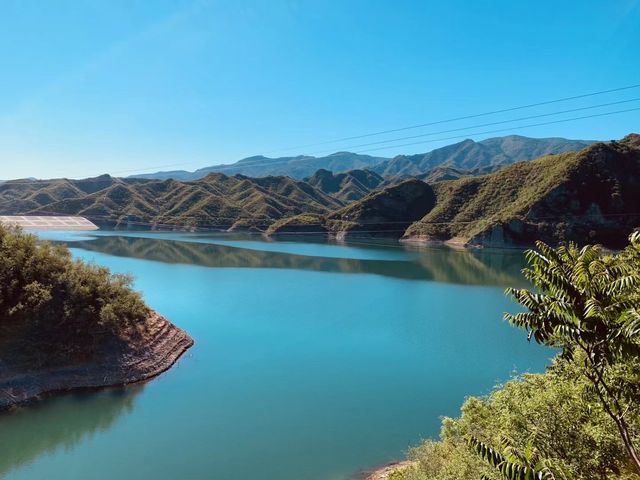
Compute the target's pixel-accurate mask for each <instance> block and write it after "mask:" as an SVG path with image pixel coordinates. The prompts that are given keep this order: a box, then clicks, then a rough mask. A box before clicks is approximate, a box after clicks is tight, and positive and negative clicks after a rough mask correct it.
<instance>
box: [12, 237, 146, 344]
mask: <svg viewBox="0 0 640 480" xmlns="http://www.w3.org/2000/svg"><path fill="white" fill-rule="evenodd" d="M130 284H131V279H130V278H129V277H128V276H126V275H119V274H112V273H110V272H109V270H108V269H106V268H102V267H98V266H95V265H91V264H87V263H84V262H81V261H77V260H73V259H72V258H71V254H70V253H69V250H68V249H66V248H65V247H61V246H54V245H52V244H50V243H48V242H44V241H41V240H38V239H37V238H36V237H35V236H33V235H29V234H26V233H23V232H21V231H19V230H14V229H9V228H6V227H2V226H0V352H1V351H2V350H3V348H4V349H6V348H9V345H11V344H12V345H14V348H18V347H19V348H21V349H23V348H36V349H40V350H42V353H46V354H55V353H59V352H64V351H71V350H73V348H74V346H78V347H81V348H83V349H85V350H87V347H91V345H95V344H97V343H99V342H100V341H102V339H104V338H117V337H121V336H127V335H131V334H134V333H135V328H136V326H137V325H140V324H142V323H143V322H144V320H145V319H146V318H147V316H148V315H149V309H148V307H147V306H146V305H145V304H144V302H143V300H142V298H141V296H140V295H139V294H138V293H137V292H135V291H133V290H132V289H131V288H130ZM17 340H21V342H19V343H17ZM38 342H39V343H38ZM36 344H37V345H36ZM34 345H35V346H34Z"/></svg>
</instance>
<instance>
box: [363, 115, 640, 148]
mask: <svg viewBox="0 0 640 480" xmlns="http://www.w3.org/2000/svg"><path fill="white" fill-rule="evenodd" d="M637 110H640V107H639V108H629V109H626V110H617V111H615V112H606V113H596V114H593V115H584V116H582V117H573V118H566V119H564V120H554V121H551V122H542V123H532V124H530V125H520V126H515V127H509V128H499V129H497V130H486V131H484V132H474V133H468V134H466V135H456V136H453V137H445V138H436V139H434V140H425V141H421V142H411V143H402V144H400V145H391V146H385V147H378V148H369V149H367V150H361V151H359V152H354V153H366V152H375V151H378V150H387V149H389V148H398V147H409V146H413V145H422V144H425V143H433V142H442V141H445V140H455V139H460V138H468V137H469V136H475V135H489V134H492V133H500V132H507V131H511V130H521V129H523V128H532V127H541V126H543V125H553V124H557V123H566V122H572V121H574V120H584V119H587V118H596V117H605V116H607V115H617V114H619V113H627V112H635V111H637Z"/></svg>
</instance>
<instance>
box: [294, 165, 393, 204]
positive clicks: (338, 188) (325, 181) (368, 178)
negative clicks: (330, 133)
mask: <svg viewBox="0 0 640 480" xmlns="http://www.w3.org/2000/svg"><path fill="white" fill-rule="evenodd" d="M304 180H305V182H307V183H309V184H310V185H313V186H314V187H317V188H319V189H320V190H322V191H323V192H325V193H327V194H329V195H331V196H333V197H335V198H337V199H339V200H341V201H343V202H345V203H348V202H351V201H354V200H360V199H361V198H362V197H364V196H365V195H367V194H368V193H369V192H371V191H372V190H374V189H376V188H377V187H378V186H380V185H381V184H382V183H383V182H384V178H382V177H381V176H380V175H378V174H377V173H374V172H372V171H370V170H350V171H348V172H344V173H336V174H334V173H332V172H330V171H329V170H325V169H320V170H318V171H317V172H316V173H314V174H313V175H312V176H311V177H307V178H305V179H304Z"/></svg>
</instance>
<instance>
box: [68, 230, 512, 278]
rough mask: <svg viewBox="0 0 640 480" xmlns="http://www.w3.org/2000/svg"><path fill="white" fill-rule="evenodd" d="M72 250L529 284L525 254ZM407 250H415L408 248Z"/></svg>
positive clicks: (127, 243) (97, 244)
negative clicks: (395, 256) (388, 256)
mask: <svg viewBox="0 0 640 480" xmlns="http://www.w3.org/2000/svg"><path fill="white" fill-rule="evenodd" d="M256 243H258V242H256ZM69 246H70V247H72V248H81V249H83V250H89V251H95V252H100V253H106V254H109V255H114V256H118V257H130V258H138V259H144V260H153V261H158V262H164V263H179V264H186V265H198V266H203V267H212V268H284V269H296V270H308V271H318V272H334V273H359V274H374V275H383V276H388V277H394V278H401V279H408V280H431V281H437V282H443V283H457V284H463V285H493V286H519V285H523V277H522V274H521V273H520V270H521V269H522V267H523V266H524V263H523V256H522V254H521V252H495V251H487V250H478V251H468V250H452V249H449V248H428V249H422V250H419V251H417V252H414V253H416V254H415V255H412V256H410V257H408V259H407V260H403V261H397V260H393V261H391V260H376V259H354V258H332V257H319V256H307V255H297V254H291V253H282V252H276V251H261V250H256V249H247V248H238V247H233V246H227V245H217V244H210V243H199V242H191V241H183V240H168V239H154V238H139V237H130V236H117V235H116V236H98V237H97V238H96V239H94V240H88V241H85V240H83V241H77V242H72V243H70V245H69ZM376 248H377V249H379V248H380V247H378V246H376ZM407 251H409V252H413V251H414V250H412V249H411V247H407Z"/></svg>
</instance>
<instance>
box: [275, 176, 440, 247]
mask: <svg viewBox="0 0 640 480" xmlns="http://www.w3.org/2000/svg"><path fill="white" fill-rule="evenodd" d="M435 200H436V196H435V193H434V191H433V188H432V187H431V186H430V185H428V184H426V183H424V182H422V181H420V180H416V179H412V180H407V181H405V182H402V183H399V184H397V185H393V186H390V187H387V188H383V189H381V190H378V191H374V192H371V193H369V194H368V195H367V196H365V197H364V198H362V199H361V200H358V201H355V202H352V203H350V204H349V205H347V206H346V207H344V208H341V209H339V210H337V211H334V212H332V213H330V214H328V215H324V216H321V215H308V214H306V215H298V216H295V217H292V218H287V219H283V220H280V221H278V222H275V223H274V224H273V225H271V226H270V227H269V229H268V230H267V234H269V235H277V234H284V233H294V232H295V233H301V232H307V233H319V232H324V233H329V234H331V235H332V236H336V237H337V238H344V237H345V236H347V235H354V234H366V235H384V236H390V237H401V236H402V234H403V233H404V232H405V230H406V229H407V227H408V226H410V225H411V224H412V223H413V222H415V221H416V220H418V219H420V218H422V217H423V216H424V215H425V214H426V213H427V212H428V211H430V210H431V209H432V208H433V207H434V205H435Z"/></svg>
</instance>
